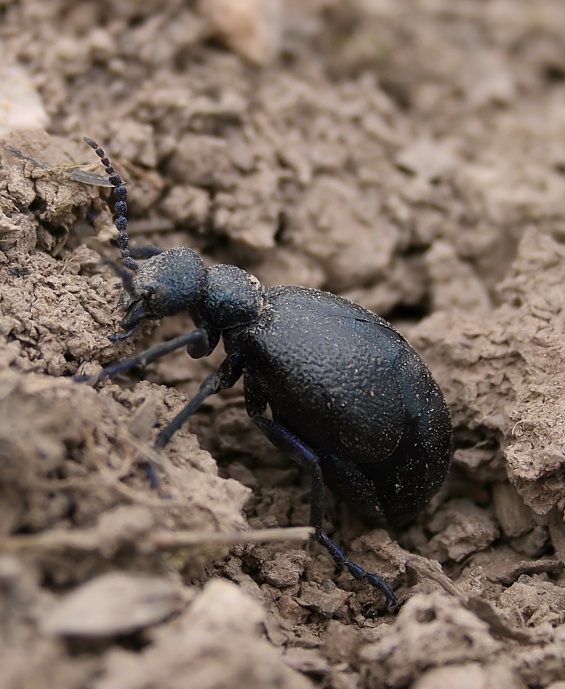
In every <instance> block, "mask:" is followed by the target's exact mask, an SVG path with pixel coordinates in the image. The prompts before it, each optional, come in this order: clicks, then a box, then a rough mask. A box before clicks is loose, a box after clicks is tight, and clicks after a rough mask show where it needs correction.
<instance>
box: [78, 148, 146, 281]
mask: <svg viewBox="0 0 565 689" xmlns="http://www.w3.org/2000/svg"><path fill="white" fill-rule="evenodd" d="M84 140H85V141H86V143H87V144H88V145H89V146H90V148H93V149H94V152H95V153H96V155H97V156H98V157H99V158H100V162H101V163H102V165H104V168H105V170H106V174H107V175H108V178H109V180H110V183H111V184H112V186H113V187H114V225H115V226H116V229H117V230H118V239H117V242H118V246H119V247H120V253H121V255H122V262H123V264H124V266H125V267H126V268H130V270H137V269H138V268H139V266H138V265H137V263H136V262H135V261H134V260H133V258H132V257H131V254H130V250H129V235H128V219H127V212H128V204H127V201H126V199H127V197H128V190H127V189H126V187H125V185H124V182H123V180H122V178H121V177H120V176H119V175H118V174H116V171H115V170H114V168H113V167H112V164H111V163H110V159H109V158H107V157H106V154H105V153H104V150H103V149H102V148H100V146H99V145H98V144H97V143H96V141H94V140H93V139H89V138H88V137H87V136H85V137H84Z"/></svg>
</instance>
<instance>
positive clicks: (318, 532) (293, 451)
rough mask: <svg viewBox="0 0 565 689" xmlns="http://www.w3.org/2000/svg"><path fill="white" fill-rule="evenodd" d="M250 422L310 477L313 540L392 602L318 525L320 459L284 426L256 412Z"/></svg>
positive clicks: (374, 577)
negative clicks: (308, 473) (305, 470)
mask: <svg viewBox="0 0 565 689" xmlns="http://www.w3.org/2000/svg"><path fill="white" fill-rule="evenodd" d="M253 421H255V423H256V424H257V426H258V427H259V428H260V429H261V430H262V431H263V433H264V434H265V435H266V436H267V438H268V439H269V440H270V441H271V442H272V443H273V445H275V447H277V448H278V449H279V450H282V451H283V452H285V453H288V454H289V455H290V456H291V457H292V459H293V460H294V461H295V462H297V463H298V464H299V465H300V466H302V467H304V468H305V469H308V471H309V472H310V474H311V476H312V500H311V505H310V525H311V526H313V527H314V529H315V537H316V539H317V540H318V541H319V542H320V543H321V544H322V545H324V546H325V547H326V548H327V549H328V550H329V551H330V555H331V556H332V557H333V559H334V561H335V563H336V565H337V567H338V568H342V567H346V568H347V570H348V571H349V572H350V574H352V575H353V576H354V577H355V578H356V579H359V580H364V581H368V582H369V583H370V584H372V585H373V586H375V587H376V588H378V589H379V590H380V591H382V592H383V594H384V595H385V597H386V600H387V605H389V606H391V605H395V604H396V596H395V595H394V593H393V592H392V589H391V588H390V586H389V585H388V584H387V583H386V581H384V579H382V578H381V577H380V576H379V575H378V574H374V573H372V572H367V571H366V570H365V569H363V567H361V566H359V565H357V564H355V563H354V562H351V560H349V559H348V558H347V556H346V555H345V553H344V552H343V550H342V549H341V548H340V547H339V546H338V545H337V544H336V543H334V542H333V541H332V539H331V538H330V537H329V536H328V534H327V533H326V532H325V531H324V529H323V527H322V519H323V514H324V480H323V476H322V468H321V466H320V459H319V458H318V456H317V455H316V453H315V452H313V451H312V450H311V449H310V448H309V447H308V446H307V445H305V444H304V443H303V442H302V441H301V440H300V439H299V438H297V437H296V436H295V435H294V434H293V433H291V432H290V431H289V430H288V429H287V428H285V427H284V426H281V424H279V423H277V422H276V421H271V419H267V418H266V417H265V416H261V415H256V416H254V417H253Z"/></svg>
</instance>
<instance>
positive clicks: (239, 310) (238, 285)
mask: <svg viewBox="0 0 565 689" xmlns="http://www.w3.org/2000/svg"><path fill="white" fill-rule="evenodd" d="M263 302H264V289H263V286H262V285H261V283H260V282H259V280H258V279H257V278H256V277H255V276H254V275H251V273H248V272H246V271H245V270H242V269H241V268H238V267H237V266H232V265H224V264H220V265H216V266H211V267H210V268H208V270H207V271H206V283H205V288H204V290H203V292H202V298H201V301H200V303H199V304H198V313H199V315H200V317H201V318H202V319H203V320H204V321H205V322H206V323H207V324H208V325H209V326H210V327H211V328H213V329H215V330H226V329H227V328H234V327H236V326H240V325H248V324H249V323H253V322H254V321H256V320H257V319H258V318H259V316H260V315H261V312H262V310H263Z"/></svg>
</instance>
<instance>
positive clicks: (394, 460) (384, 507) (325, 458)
mask: <svg viewBox="0 0 565 689" xmlns="http://www.w3.org/2000/svg"><path fill="white" fill-rule="evenodd" d="M85 141H86V143H87V144H88V145H89V146H90V147H91V148H93V149H94V151H95V152H96V154H97V155H98V156H99V158H100V159H101V160H100V162H101V163H102V165H103V166H104V168H105V170H106V173H107V174H108V176H109V180H110V182H111V184H112V186H113V193H114V223H115V226H116V228H117V230H118V238H117V242H118V246H119V248H120V251H121V256H122V263H123V266H120V265H115V266H114V267H115V270H116V271H117V273H118V275H119V276H120V277H121V280H122V283H123V291H122V296H121V298H120V304H119V305H120V306H121V307H122V308H123V309H124V310H125V315H124V317H123V320H122V323H121V327H122V328H123V330H124V331H125V333H121V334H115V335H113V336H111V339H112V340H114V341H115V340H123V339H126V338H129V337H131V336H132V335H133V333H134V332H135V331H136V329H137V328H138V326H139V325H140V324H141V323H142V322H144V321H146V320H151V319H160V318H162V317H164V316H171V315H174V314H176V313H179V312H182V311H185V312H188V314H189V316H190V317H191V319H192V321H193V322H194V324H195V326H196V328H195V330H193V331H192V332H189V333H187V334H185V335H181V336H180V337H177V338H175V339H173V340H171V341H169V342H165V343H163V344H160V345H157V346H156V347H153V348H151V349H149V350H147V351H145V352H142V353H141V354H138V355H137V356H134V357H132V358H131V359H127V360H125V361H121V362H118V363H115V364H113V365H110V366H108V367H107V368H105V369H103V370H102V371H101V372H100V373H99V374H98V375H95V376H81V377H77V378H75V380H79V381H81V382H85V381H88V382H90V383H97V382H99V381H101V380H103V379H104V378H111V377H113V376H115V375H116V374H118V373H121V372H124V371H127V370H129V369H130V368H132V367H134V366H136V365H140V364H141V365H146V364H148V363H150V362H151V361H155V360H156V359H158V358H160V357H162V356H164V355H165V354H168V353H170V352H173V351H175V350H177V349H180V348H183V347H185V348H186V350H187V353H188V354H189V355H190V356H191V357H193V358H200V357H205V356H208V355H209V354H211V353H212V351H214V349H215V348H216V346H217V345H218V343H219V341H220V338H221V339H222V340H223V345H224V350H225V354H226V357H225V359H224V361H223V363H222V364H221V365H220V367H219V369H218V370H217V371H216V372H214V373H212V374H210V375H208V376H207V377H206V378H205V379H204V381H203V382H202V384H201V386H200V389H199V392H198V393H197V394H196V395H195V397H194V398H193V399H192V400H191V401H190V402H188V404H187V405H186V406H185V407H184V408H183V409H182V411H181V412H180V413H179V414H177V416H176V417H175V418H174V419H173V420H172V421H171V422H170V423H169V424H168V425H167V426H165V427H164V428H163V429H162V430H161V431H160V432H159V434H158V435H157V439H156V442H155V448H156V449H157V450H160V449H162V448H164V447H165V445H166V444H167V442H168V441H169V440H170V438H171V437H172V436H173V434H174V433H175V432H176V431H177V430H178V429H179V428H180V427H181V426H182V425H183V424H184V423H185V422H186V421H187V419H188V418H189V417H190V416H192V415H193V414H194V413H195V412H196V411H197V410H198V408H199V407H200V406H201V404H202V402H203V401H204V400H205V399H206V398H207V397H209V396H210V395H213V394H216V393H218V392H220V391H221V390H223V389H226V388H230V387H232V386H233V385H234V384H235V383H236V381H237V380H238V379H239V378H241V377H242V376H243V380H244V397H245V405H246V410H247V413H248V415H249V416H250V417H251V419H252V420H253V421H254V422H255V424H256V425H257V426H258V427H259V429H260V430H261V431H262V432H263V433H264V434H265V435H266V436H267V438H268V439H269V440H270V441H271V442H272V443H273V445H275V446H276V447H277V448H278V449H280V450H282V451H283V452H285V453H287V454H288V455H290V457H291V458H292V459H293V460H294V461H295V462H297V463H298V464H299V465H300V466H301V467H303V468H305V469H307V470H308V471H309V472H310V474H311V479H312V490H311V508H310V524H311V526H312V527H313V528H314V537H315V538H316V539H317V540H318V541H319V542H320V543H322V544H323V545H324V546H326V548H327V549H328V550H329V552H330V554H331V555H332V557H333V559H334V561H335V563H336V566H337V568H338V569H342V568H346V569H347V570H348V571H349V572H350V573H351V574H352V575H353V576H354V577H355V578H356V579H359V580H365V581H367V582H369V583H370V584H372V585H374V586H376V587H377V588H378V589H380V590H381V591H382V592H383V594H384V595H385V597H386V600H387V604H388V605H394V604H395V603H396V597H395V595H394V593H393V591H392V589H391V588H390V586H389V585H388V584H387V583H386V581H384V580H383V579H382V577H380V576H379V575H378V574H375V573H372V572H367V571H366V570H365V569H364V568H363V567H361V566H360V565H357V564H355V563H354V562H351V561H350V560H349V559H348V558H347V556H346V555H345V553H344V551H343V550H342V549H341V548H340V547H339V546H338V545H337V544H336V543H334V541H333V540H332V539H331V538H330V537H329V535H328V534H327V533H326V531H325V530H324V528H323V526H322V519H323V513H324V484H327V485H328V486H329V487H330V488H331V489H332V490H333V491H334V492H335V493H336V494H338V495H339V496H341V497H342V498H343V499H344V500H345V502H346V503H348V504H349V505H351V506H352V507H353V508H354V509H356V510H357V511H358V512H359V513H360V514H361V515H362V516H363V517H365V518H366V519H367V520H369V521H370V522H372V523H374V524H378V525H382V526H384V527H387V528H390V527H397V526H401V525H403V524H405V523H406V522H407V521H409V520H410V519H411V518H412V517H414V516H415V515H416V514H417V513H418V512H419V511H420V510H421V509H422V508H423V507H424V506H425V505H426V503H427V502H428V501H429V500H430V498H431V497H432V496H433V495H434V494H435V493H436V492H437V490H438V489H439V487H440V486H441V484H442V483H443V480H444V478H445V476H446V473H447V471H448V468H449V464H450V458H451V436H452V424H451V419H450V414H449V411H448V407H447V404H446V402H445V399H444V397H443V395H442V393H441V391H440V389H439V387H438V385H437V384H436V382H435V381H434V379H433V378H432V375H431V373H430V371H429V369H428V368H427V366H426V365H425V363H424V362H423V361H422V359H421V358H420V357H419V356H418V354H416V352H415V351H414V349H413V348H412V347H411V346H410V344H409V343H408V342H407V341H406V339H405V338H404V337H403V336H402V335H401V334H400V333H399V332H398V331H397V330H396V329H395V328H394V327H393V326H392V325H391V324H390V323H388V322H387V321H386V320H384V319H383V318H381V317H380V316H377V315H375V314H374V313H372V312H371V311H368V310H367V309H365V308H363V307H361V306H358V305H357V304H354V303H352V302H351V301H349V300H347V299H345V298H343V297H341V296H337V295H334V294H331V293H329V292H324V291H320V290H316V289H310V288H306V287H298V286H277V287H269V288H265V287H263V285H262V284H261V283H260V282H259V280H258V279H257V278H256V277H254V276H253V275H251V274H250V273H248V272H246V271H245V270H242V269H241V268H238V267H236V266H233V265H213V266H211V267H208V268H206V267H205V266H204V263H203V261H202V258H201V257H200V256H199V255H198V254H197V253H196V252H195V251H193V250H192V249H189V248H186V247H178V248H174V249H168V250H162V249H159V248H157V247H138V248H137V249H135V248H133V247H132V248H130V246H129V237H128V232H127V217H126V216H127V200H126V199H127V191H126V187H125V185H124V182H123V181H122V179H121V177H120V176H119V175H117V174H116V171H115V170H114V168H113V166H112V165H111V163H110V160H109V159H108V158H107V157H106V155H105V153H104V151H103V150H102V148H100V147H99V146H98V144H97V143H96V142H95V141H93V140H92V139H88V138H85ZM136 259H137V260H141V259H145V260H144V261H143V263H138V262H137V260H136ZM267 409H269V410H270V417H268V416H266V415H265V412H266V410H267ZM150 478H152V481H153V483H154V484H155V482H156V477H155V475H154V473H153V472H152V471H151V472H150Z"/></svg>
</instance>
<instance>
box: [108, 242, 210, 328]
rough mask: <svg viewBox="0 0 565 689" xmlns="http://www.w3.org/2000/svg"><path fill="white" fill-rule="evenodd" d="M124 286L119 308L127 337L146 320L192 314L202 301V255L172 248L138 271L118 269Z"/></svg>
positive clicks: (145, 262) (185, 249)
mask: <svg viewBox="0 0 565 689" xmlns="http://www.w3.org/2000/svg"><path fill="white" fill-rule="evenodd" d="M118 272H119V275H120V277H121V278H122V283H123V292H122V296H121V298H120V302H119V306H120V307H122V308H123V309H125V311H126V315H125V316H124V318H123V320H122V327H123V328H124V330H126V331H127V334H126V336H128V335H129V334H131V333H132V332H133V331H134V329H135V328H136V327H137V326H138V325H139V324H140V323H141V322H142V321H145V320H154V319H157V318H163V317H164V316H172V315H174V314H176V313H179V312H180V311H188V312H189V313H191V312H192V311H193V309H194V307H195V306H196V304H197V302H198V301H199V299H200V295H201V293H202V289H203V286H204V282H205V276H206V270H205V268H204V264H203V262H202V259H201V258H200V256H199V255H198V254H197V253H195V252H194V251H192V249H187V248H185V247H179V248H176V249H169V250H167V251H163V252H162V253H160V254H157V255H156V256H152V257H151V258H149V259H147V260H146V261H144V262H143V263H142V264H141V265H140V266H139V268H138V270H137V272H135V273H130V272H129V271H125V269H122V268H120V269H119V270H118Z"/></svg>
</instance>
